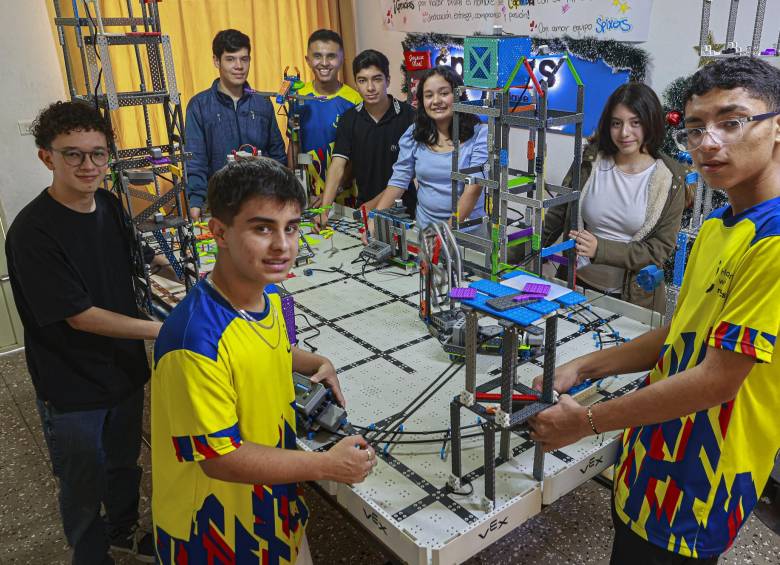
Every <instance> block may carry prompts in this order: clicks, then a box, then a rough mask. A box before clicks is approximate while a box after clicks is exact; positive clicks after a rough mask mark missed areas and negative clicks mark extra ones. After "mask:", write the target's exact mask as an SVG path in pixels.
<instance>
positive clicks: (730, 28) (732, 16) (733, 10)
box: [726, 0, 739, 45]
mask: <svg viewBox="0 0 780 565" xmlns="http://www.w3.org/2000/svg"><path fill="white" fill-rule="evenodd" d="M738 11H739V0H731V7H730V8H729V23H728V25H727V26H726V45H728V44H729V43H731V42H732V41H734V30H735V29H736V28H737V12H738Z"/></svg>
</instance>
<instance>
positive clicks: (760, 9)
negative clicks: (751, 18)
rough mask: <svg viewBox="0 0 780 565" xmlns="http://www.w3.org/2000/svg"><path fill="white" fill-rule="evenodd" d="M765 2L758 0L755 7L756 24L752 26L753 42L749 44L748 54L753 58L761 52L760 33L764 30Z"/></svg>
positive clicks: (764, 0)
mask: <svg viewBox="0 0 780 565" xmlns="http://www.w3.org/2000/svg"><path fill="white" fill-rule="evenodd" d="M765 13H766V0H758V6H756V24H755V25H754V26H753V42H752V43H751V44H750V54H751V55H753V56H754V57H755V56H756V55H758V53H759V52H760V51H761V31H762V30H763V29H764V14H765Z"/></svg>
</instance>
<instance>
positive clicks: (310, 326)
mask: <svg viewBox="0 0 780 565" xmlns="http://www.w3.org/2000/svg"><path fill="white" fill-rule="evenodd" d="M298 316H300V317H302V318H303V320H304V321H305V322H306V324H308V327H307V328H306V329H304V330H301V333H303V332H306V331H308V330H313V331H316V332H317V333H316V334H315V335H312V336H308V337H305V338H301V340H300V341H301V343H303V344H304V345H305V346H306V347H308V348H309V350H310V351H311V352H312V353H316V352H317V349H318V347H316V346H315V345H312V344H311V343H310V342H309V340H310V339H317V338H318V337H320V335H321V334H322V330H320V328H319V327H317V326H315V325H314V324H312V323H311V320H309V318H308V317H307V316H306V314H303V313H301V312H296V313H295V317H296V318H297V317H298Z"/></svg>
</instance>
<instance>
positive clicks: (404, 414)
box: [374, 361, 462, 442]
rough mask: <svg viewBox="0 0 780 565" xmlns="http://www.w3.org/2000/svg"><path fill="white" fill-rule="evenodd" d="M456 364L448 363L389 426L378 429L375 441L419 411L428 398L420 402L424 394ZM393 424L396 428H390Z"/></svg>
mask: <svg viewBox="0 0 780 565" xmlns="http://www.w3.org/2000/svg"><path fill="white" fill-rule="evenodd" d="M455 365H456V363H455V362H454V361H453V362H452V363H450V364H449V365H447V368H446V369H444V370H443V371H442V372H441V373H439V374H438V375H437V376H436V378H435V379H433V381H432V382H431V383H430V384H429V385H428V386H427V387H425V389H423V391H422V392H421V393H420V394H419V395H417V396H416V397H415V398H413V399H412V401H411V402H410V403H409V404H408V405H407V406H406V407H405V408H404V409H403V410H401V411H400V412H398V413H397V414H396V415H395V416H393V417H392V419H391V422H389V423H388V425H387V427H385V428H384V429H382V430H377V431H376V436H375V438H374V441H376V442H381V440H382V438H386V437H388V436H389V435H390V434H392V433H393V431H395V428H397V427H398V425H400V424H403V422H404V421H406V420H407V419H409V416H410V415H411V414H413V413H414V412H415V411H417V410H418V409H419V408H420V406H422V405H423V404H425V402H426V401H427V398H426V400H423V401H422V402H420V399H421V398H422V397H423V396H424V395H425V394H426V393H427V392H428V391H429V390H431V389H432V388H433V387H435V386H436V385H437V384H439V380H440V379H442V378H444V377H445V375H446V374H447V372H448V371H449V370H450V369H452V368H453V367H454V366H455ZM461 366H462V365H459V366H458V367H457V368H456V371H455V372H453V373H452V375H450V376H449V377H446V378H445V379H444V381H443V382H444V383H447V382H448V381H449V379H450V378H451V377H452V376H454V375H455V373H457V371H458V370H460V367H461ZM438 391H439V389H438V388H437V389H436V390H435V391H434V394H435V393H436V392H438ZM418 402H420V405H419V406H418V407H417V408H416V409H415V410H414V411H413V412H408V411H409V410H410V409H411V408H412V406H414V405H415V404H416V403H418ZM399 418H400V419H401V422H397V420H398V419H399ZM391 426H395V428H393V429H390V427H391Z"/></svg>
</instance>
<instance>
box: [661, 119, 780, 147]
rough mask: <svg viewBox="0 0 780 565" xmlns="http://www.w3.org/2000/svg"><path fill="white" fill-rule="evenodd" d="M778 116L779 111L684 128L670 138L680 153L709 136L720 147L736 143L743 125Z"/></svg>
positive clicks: (697, 145)
mask: <svg viewBox="0 0 780 565" xmlns="http://www.w3.org/2000/svg"><path fill="white" fill-rule="evenodd" d="M777 115H780V111H777V112H768V113H766V114H756V115H755V116H747V117H744V118H730V119H728V120H722V121H720V122H716V123H714V124H712V126H710V127H706V128H684V129H678V130H675V131H673V132H672V138H673V139H674V142H675V143H676V144H677V147H679V148H680V150H681V151H691V150H692V149H697V148H698V147H700V146H701V144H702V143H704V138H705V137H706V136H707V134H709V136H710V138H712V140H713V141H715V142H716V143H719V144H720V145H728V144H730V143H737V142H739V141H740V140H741V139H742V136H743V135H744V134H745V124H746V123H748V122H760V121H761V120H766V119H767V118H771V117H773V116H777Z"/></svg>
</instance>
